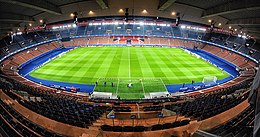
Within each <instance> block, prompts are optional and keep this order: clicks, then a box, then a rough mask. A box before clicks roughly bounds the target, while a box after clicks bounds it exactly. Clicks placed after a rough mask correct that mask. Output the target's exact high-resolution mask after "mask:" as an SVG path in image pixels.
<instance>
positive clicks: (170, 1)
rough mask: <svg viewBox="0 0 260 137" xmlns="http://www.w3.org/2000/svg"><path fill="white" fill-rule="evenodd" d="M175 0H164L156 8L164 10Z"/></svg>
mask: <svg viewBox="0 0 260 137" xmlns="http://www.w3.org/2000/svg"><path fill="white" fill-rule="evenodd" d="M175 1H176V0H166V1H165V2H164V3H163V4H161V6H159V8H158V10H160V11H164V10H166V9H167V8H168V7H170V6H171V5H172V4H173V3H174V2H175Z"/></svg>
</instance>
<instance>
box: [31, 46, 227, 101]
mask: <svg viewBox="0 0 260 137" xmlns="http://www.w3.org/2000/svg"><path fill="white" fill-rule="evenodd" d="M30 75H31V76H33V77H35V78H39V79H44V80H52V81H59V82H68V83H78V84H95V82H98V85H97V86H96V87H95V89H94V91H97V92H98V91H99V92H110V93H113V94H116V95H118V96H120V97H121V98H126V99H137V98H143V97H144V96H145V94H147V93H151V92H164V91H167V89H166V87H165V85H167V84H182V83H191V81H192V80H194V81H195V82H201V81H202V80H203V78H204V77H207V76H216V77H217V78H218V79H223V78H226V77H227V76H229V74H228V73H226V72H224V71H222V70H220V69H219V68H216V67H215V66H213V65H211V64H209V63H207V62H205V61H204V60H202V59H198V58H196V57H194V56H192V55H190V54H188V53H187V52H185V51H184V50H182V49H179V48H158V47H114V46H113V47H81V48H76V49H74V50H72V51H70V52H68V53H66V54H65V55H63V56H61V57H57V58H56V59H54V60H52V61H50V62H48V63H47V64H45V65H43V66H41V67H40V68H38V69H36V70H34V71H32V72H31V73H30ZM104 82H106V83H107V84H106V86H105V85H104V84H103V83H104ZM112 82H113V86H112ZM128 83H132V84H133V87H132V88H128V87H127V84H128Z"/></svg>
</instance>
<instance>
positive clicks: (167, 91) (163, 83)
mask: <svg viewBox="0 0 260 137" xmlns="http://www.w3.org/2000/svg"><path fill="white" fill-rule="evenodd" d="M160 80H161V82H162V84H163V85H164V88H165V91H167V92H168V90H167V88H166V86H165V84H164V82H163V80H162V78H160Z"/></svg>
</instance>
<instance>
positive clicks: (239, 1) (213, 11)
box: [202, 0, 260, 18]
mask: <svg viewBox="0 0 260 137" xmlns="http://www.w3.org/2000/svg"><path fill="white" fill-rule="evenodd" d="M258 9H260V1H259V0H235V1H230V2H228V3H224V4H222V5H219V6H216V7H212V8H209V9H206V10H205V11H204V13H203V15H202V18H210V17H214V16H219V15H225V14H230V13H235V12H242V11H246V10H258Z"/></svg>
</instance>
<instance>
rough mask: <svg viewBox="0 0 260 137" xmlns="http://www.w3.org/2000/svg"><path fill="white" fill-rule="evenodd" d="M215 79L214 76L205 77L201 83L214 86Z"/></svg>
mask: <svg viewBox="0 0 260 137" xmlns="http://www.w3.org/2000/svg"><path fill="white" fill-rule="evenodd" d="M217 80H218V79H217V77H216V76H206V77H204V78H203V80H202V83H204V84H216V83H217Z"/></svg>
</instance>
